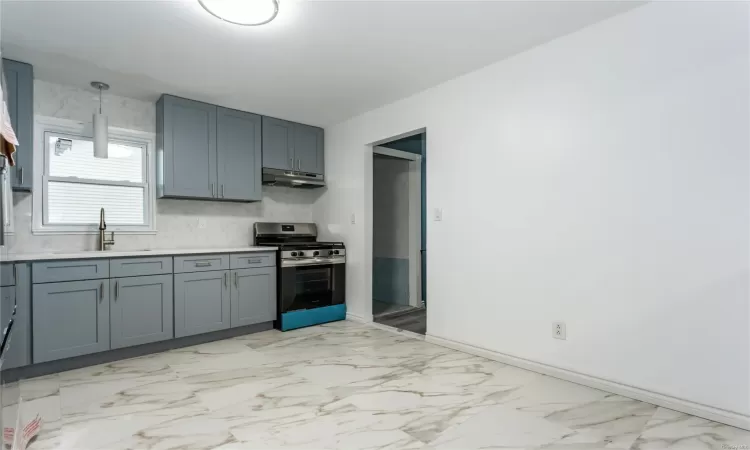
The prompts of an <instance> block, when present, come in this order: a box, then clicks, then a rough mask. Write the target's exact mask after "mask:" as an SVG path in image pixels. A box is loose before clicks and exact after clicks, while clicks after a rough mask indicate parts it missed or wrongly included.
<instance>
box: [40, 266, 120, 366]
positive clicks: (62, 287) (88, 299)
mask: <svg viewBox="0 0 750 450" xmlns="http://www.w3.org/2000/svg"><path fill="white" fill-rule="evenodd" d="M109 294H110V289H109V280H87V281H71V282H65V283H47V284H35V285H34V286H33V301H32V317H33V328H32V341H33V360H34V363H40V362H45V361H52V360H55V359H62V358H70V357H73V356H80V355H86V354H89V353H95V352H101V351H104V350H109V348H110V343H109V342H110V341H109Z"/></svg>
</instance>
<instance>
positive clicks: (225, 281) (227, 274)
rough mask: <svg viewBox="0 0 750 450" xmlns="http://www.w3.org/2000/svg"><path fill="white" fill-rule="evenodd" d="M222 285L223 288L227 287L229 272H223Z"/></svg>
mask: <svg viewBox="0 0 750 450" xmlns="http://www.w3.org/2000/svg"><path fill="white" fill-rule="evenodd" d="M224 287H225V288H228V287H229V273H227V272H224Z"/></svg>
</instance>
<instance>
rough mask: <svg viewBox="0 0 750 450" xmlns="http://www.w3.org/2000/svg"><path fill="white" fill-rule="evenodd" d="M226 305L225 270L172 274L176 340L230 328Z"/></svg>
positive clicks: (226, 273) (226, 272) (226, 276)
mask: <svg viewBox="0 0 750 450" xmlns="http://www.w3.org/2000/svg"><path fill="white" fill-rule="evenodd" d="M229 303H230V302H229V271H228V270H221V271H213V272H195V273H179V274H175V276H174V335H175V337H183V336H191V335H194V334H201V333H208V332H210V331H217V330H223V329H227V328H229V320H230V319H229Z"/></svg>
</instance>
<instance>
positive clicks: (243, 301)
mask: <svg viewBox="0 0 750 450" xmlns="http://www.w3.org/2000/svg"><path fill="white" fill-rule="evenodd" d="M275 319H276V268H275V267H262V268H258V269H238V270H233V271H232V327H239V326H242V325H252V324H254V323H263V322H270V321H272V320H275Z"/></svg>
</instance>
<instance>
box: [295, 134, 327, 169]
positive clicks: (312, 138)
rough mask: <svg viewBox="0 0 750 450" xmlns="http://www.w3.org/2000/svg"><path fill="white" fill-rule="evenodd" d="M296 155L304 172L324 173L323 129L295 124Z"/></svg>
mask: <svg viewBox="0 0 750 450" xmlns="http://www.w3.org/2000/svg"><path fill="white" fill-rule="evenodd" d="M294 157H295V158H297V159H296V164H297V169H298V170H300V171H302V172H310V173H316V174H321V175H322V174H323V129H322V128H317V127H311V126H309V125H302V124H299V123H295V124H294Z"/></svg>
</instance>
